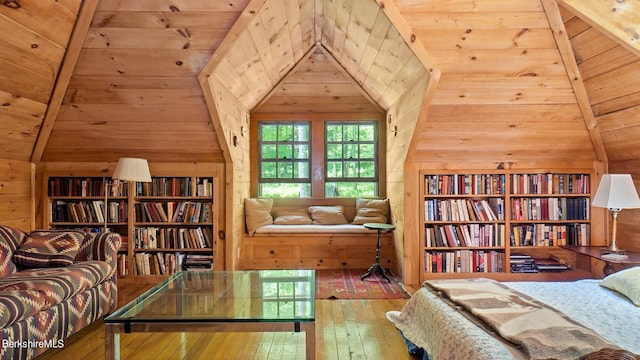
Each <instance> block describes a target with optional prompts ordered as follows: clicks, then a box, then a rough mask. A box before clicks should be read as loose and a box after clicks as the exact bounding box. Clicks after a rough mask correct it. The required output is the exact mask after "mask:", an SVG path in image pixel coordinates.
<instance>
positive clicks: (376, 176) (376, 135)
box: [324, 120, 380, 196]
mask: <svg viewBox="0 0 640 360" xmlns="http://www.w3.org/2000/svg"><path fill="white" fill-rule="evenodd" d="M335 125H341V126H343V128H342V136H343V137H344V135H345V133H344V126H345V125H346V126H350V125H358V126H362V125H374V130H373V140H370V141H365V140H360V139H358V140H355V141H349V140H344V138H343V139H342V140H340V141H329V140H328V139H327V128H328V127H329V126H335ZM377 125H378V124H377V122H376V121H374V120H369V121H366V120H364V121H363V120H357V121H355V120H343V121H326V122H325V123H324V128H325V137H324V163H325V172H324V186H325V196H326V189H327V183H367V182H369V183H371V182H375V183H376V186H375V189H376V190H378V189H379V183H380V178H379V174H380V171H379V169H378V167H379V152H378V147H376V146H374V149H373V158H363V157H360V156H358V157H357V158H354V159H353V160H352V161H357V162H358V163H360V162H363V161H367V160H368V161H373V162H374V169H373V176H371V177H360V176H358V177H348V176H344V173H345V172H346V171H347V167H346V163H347V162H349V159H348V158H346V157H345V156H344V147H345V146H346V145H347V144H351V145H357V146H358V148H359V147H360V145H365V144H371V145H376V144H378V142H379V141H380V135H379V133H380V131H379V126H377ZM358 134H359V131H358ZM330 144H340V145H341V146H342V147H343V149H342V152H343V156H342V157H341V158H339V159H329V145H330ZM358 150H359V149H358ZM358 152H359V151H358ZM331 162H335V163H338V162H339V163H342V173H343V176H342V177H335V178H332V177H329V163H331ZM372 196H378V194H374V195H372Z"/></svg>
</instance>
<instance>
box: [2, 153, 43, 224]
mask: <svg viewBox="0 0 640 360" xmlns="http://www.w3.org/2000/svg"><path fill="white" fill-rule="evenodd" d="M33 184H35V167H34V166H33V165H32V164H31V163H30V162H28V161H20V160H0V224H1V225H8V226H14V227H17V228H20V229H22V230H25V231H29V230H32V229H33V228H34V226H35V204H34V203H33V201H32V200H33V197H32V194H33V192H34V185H33Z"/></svg>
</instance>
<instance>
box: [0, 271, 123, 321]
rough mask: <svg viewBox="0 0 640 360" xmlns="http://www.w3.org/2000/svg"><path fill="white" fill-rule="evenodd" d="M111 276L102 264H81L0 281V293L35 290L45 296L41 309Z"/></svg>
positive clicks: (30, 272) (15, 275) (21, 273)
mask: <svg viewBox="0 0 640 360" xmlns="http://www.w3.org/2000/svg"><path fill="white" fill-rule="evenodd" d="M112 274H113V269H111V266H110V265H109V264H108V263H106V262H104V261H84V262H81V263H75V264H73V265H71V266H67V267H60V268H43V269H29V270H24V271H20V272H17V273H15V274H13V275H12V276H9V277H5V278H0V291H8V290H38V291H40V292H42V293H43V294H44V295H45V309H46V308H49V307H51V306H54V305H56V304H59V303H60V302H62V301H65V300H67V299H69V298H70V297H72V296H74V295H76V294H78V293H81V292H83V291H85V290H87V289H90V288H92V287H94V286H96V285H97V284H100V283H101V282H103V281H105V280H106V279H107V278H109V277H110V276H111V275H112Z"/></svg>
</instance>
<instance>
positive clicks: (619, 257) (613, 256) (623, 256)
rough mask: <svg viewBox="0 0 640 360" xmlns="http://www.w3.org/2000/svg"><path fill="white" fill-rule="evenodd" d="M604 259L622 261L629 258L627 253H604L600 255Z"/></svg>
mask: <svg viewBox="0 0 640 360" xmlns="http://www.w3.org/2000/svg"><path fill="white" fill-rule="evenodd" d="M600 258H601V259H602V260H610V261H621V260H626V259H628V258H629V255H627V254H602V255H600Z"/></svg>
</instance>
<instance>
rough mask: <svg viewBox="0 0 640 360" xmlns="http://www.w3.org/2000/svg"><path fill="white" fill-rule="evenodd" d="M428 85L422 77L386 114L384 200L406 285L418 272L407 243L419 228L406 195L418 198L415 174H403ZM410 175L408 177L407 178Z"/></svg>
mask: <svg viewBox="0 0 640 360" xmlns="http://www.w3.org/2000/svg"><path fill="white" fill-rule="evenodd" d="M429 82H430V77H429V76H424V77H423V78H422V79H420V80H419V81H416V83H415V84H414V85H413V86H412V87H411V88H410V89H409V90H408V91H407V92H406V93H404V94H403V95H402V97H400V99H399V100H398V101H397V102H396V103H395V104H394V105H393V107H392V108H391V109H390V110H389V112H388V113H387V174H386V178H387V197H388V198H389V205H390V207H391V221H392V223H393V224H395V225H396V231H395V232H394V241H395V249H396V252H397V253H396V257H397V258H398V259H402V260H403V261H401V262H400V264H401V265H400V268H401V271H402V276H403V279H404V281H405V282H408V283H412V284H413V283H416V281H412V280H417V278H416V277H415V276H417V275H418V274H417V273H416V272H415V271H413V270H415V269H417V266H416V265H417V264H416V263H415V260H414V259H419V257H417V256H415V254H419V253H420V252H419V251H417V249H414V247H413V246H411V244H410V245H408V246H407V243H415V242H416V239H418V238H419V236H418V231H417V230H418V229H417V228H416V227H417V226H418V224H417V223H416V222H415V216H414V214H415V213H416V211H415V210H414V209H417V204H419V198H418V197H417V196H406V194H408V193H412V194H419V193H420V191H419V189H414V187H415V186H416V184H419V182H416V181H414V180H415V179H417V178H418V173H417V171H412V172H408V171H407V170H406V159H407V157H408V153H409V149H410V145H411V140H412V139H413V134H414V131H415V129H416V125H417V124H418V120H419V118H420V110H421V109H422V105H423V101H424V99H425V93H426V91H427V87H428V85H429ZM407 175H409V176H407Z"/></svg>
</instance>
